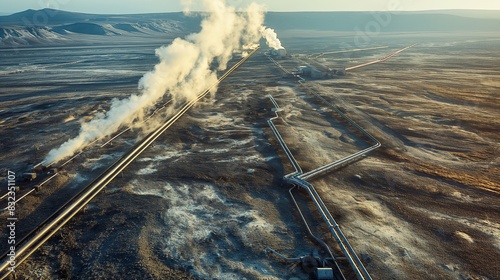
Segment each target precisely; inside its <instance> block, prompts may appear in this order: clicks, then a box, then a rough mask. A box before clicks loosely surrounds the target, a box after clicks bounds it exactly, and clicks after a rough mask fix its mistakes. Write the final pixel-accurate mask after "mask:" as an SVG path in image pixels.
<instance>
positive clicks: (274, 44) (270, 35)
mask: <svg viewBox="0 0 500 280" xmlns="http://www.w3.org/2000/svg"><path fill="white" fill-rule="evenodd" d="M261 33H262V37H264V38H265V39H266V42H267V46H269V47H270V48H273V49H275V50H281V49H284V48H283V46H282V45H281V41H280V39H278V34H276V32H275V31H274V29H271V28H266V27H264V26H262V27H261Z"/></svg>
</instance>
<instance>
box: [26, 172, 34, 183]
mask: <svg viewBox="0 0 500 280" xmlns="http://www.w3.org/2000/svg"><path fill="white" fill-rule="evenodd" d="M23 179H24V180H25V181H30V182H31V181H33V180H35V179H36V173H24V174H23Z"/></svg>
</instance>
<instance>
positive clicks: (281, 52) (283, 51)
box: [270, 48, 287, 59]
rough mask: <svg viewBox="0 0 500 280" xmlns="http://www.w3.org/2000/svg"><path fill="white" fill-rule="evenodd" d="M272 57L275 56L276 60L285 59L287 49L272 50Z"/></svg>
mask: <svg viewBox="0 0 500 280" xmlns="http://www.w3.org/2000/svg"><path fill="white" fill-rule="evenodd" d="M270 54H271V56H273V57H274V58H277V59H283V58H285V57H287V52H286V49H285V48H281V49H278V50H276V49H271V52H270Z"/></svg>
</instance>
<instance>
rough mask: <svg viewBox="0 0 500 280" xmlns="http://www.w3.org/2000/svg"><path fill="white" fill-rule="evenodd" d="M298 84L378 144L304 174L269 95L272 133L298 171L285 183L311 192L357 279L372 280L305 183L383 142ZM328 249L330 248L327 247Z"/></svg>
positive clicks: (278, 108) (300, 212)
mask: <svg viewBox="0 0 500 280" xmlns="http://www.w3.org/2000/svg"><path fill="white" fill-rule="evenodd" d="M299 83H300V84H301V85H303V86H304V87H306V88H307V89H308V90H309V91H310V92H311V93H313V94H314V95H315V96H316V97H318V98H319V99H320V100H321V101H322V102H323V103H325V104H326V105H327V106H329V107H330V108H331V109H333V110H335V111H336V112H337V113H339V114H340V115H341V116H342V117H343V118H344V119H345V120H346V121H348V122H349V123H350V124H351V125H353V126H354V127H356V128H357V129H358V130H359V131H361V132H362V133H363V134H364V135H366V136H367V137H368V138H369V139H370V140H372V141H373V142H374V143H375V144H374V145H373V146H371V147H369V148H367V149H363V150H361V151H359V152H356V153H354V154H352V155H349V156H347V157H345V158H343V159H341V160H338V161H335V162H332V163H330V164H327V165H324V166H321V167H319V168H316V169H314V170H312V171H310V172H307V173H303V171H302V169H301V167H300V165H299V164H298V162H297V161H296V159H295V157H294V156H293V154H292V153H291V151H290V149H289V148H288V146H287V145H286V143H285V141H284V140H283V138H282V137H281V134H280V133H279V131H278V129H277V128H276V126H275V125H274V123H273V121H274V120H276V119H278V118H279V114H278V112H279V111H281V108H280V106H279V104H278V103H277V102H276V100H275V99H274V97H272V96H271V95H268V96H267V97H268V98H269V99H270V100H271V102H272V103H273V105H274V106H275V114H276V116H275V117H273V118H270V119H269V120H268V124H269V126H270V127H271V129H272V131H273V134H274V135H275V137H276V138H277V140H278V142H279V143H280V146H281V147H282V149H283V151H284V152H285V155H286V156H287V158H288V160H289V161H290V163H291V164H292V166H293V168H294V169H295V172H293V173H291V174H288V175H286V176H285V178H284V179H285V180H286V181H288V182H289V183H290V184H292V185H295V186H298V187H301V188H303V189H304V190H306V192H307V193H308V195H309V197H310V198H311V200H312V202H313V204H314V205H315V206H316V209H317V210H318V212H319V213H320V216H321V218H322V219H323V221H324V222H325V223H326V225H327V227H328V229H329V230H330V232H331V233H332V236H333V237H334V239H335V241H336V242H337V244H338V245H339V247H340V249H341V251H342V253H343V254H344V255H345V257H346V259H347V261H348V262H349V264H350V265H351V268H352V269H353V271H354V273H355V274H356V276H357V278H358V279H360V280H365V279H366V280H371V279H372V278H371V276H370V274H369V273H368V271H367V270H366V268H365V266H364V265H363V262H362V261H361V260H360V259H359V257H358V255H357V254H356V252H355V251H354V249H353V248H352V246H351V244H350V243H349V242H348V241H347V238H346V237H345V235H344V233H343V232H342V230H341V229H340V227H339V226H338V224H337V222H336V221H335V219H334V218H333V216H332V215H331V213H330V211H329V210H328V208H327V207H326V205H325V203H324V202H323V200H322V199H321V197H320V195H319V194H318V192H317V191H316V189H315V188H314V186H313V185H312V184H310V183H309V182H307V181H306V180H307V179H310V178H312V177H314V176H317V175H319V174H322V173H324V172H327V171H329V170H331V169H332V168H334V167H336V166H338V165H340V164H344V163H347V162H349V161H352V160H354V159H356V158H358V157H361V156H363V155H365V154H367V153H368V152H370V151H373V150H375V149H377V148H378V147H380V146H381V144H380V142H379V141H378V140H377V139H376V138H375V137H373V136H372V135H371V134H370V133H368V132H367V131H366V130H364V129H363V128H362V127H361V126H359V125H358V124H357V123H356V122H354V121H353V120H352V119H351V118H349V117H348V116H347V115H345V114H344V113H343V112H341V111H340V110H339V109H338V108H336V107H335V106H333V105H332V104H330V103H329V102H328V101H326V100H325V99H324V98H323V97H321V96H320V95H319V94H317V93H316V92H315V91H314V90H313V89H311V88H310V87H308V86H307V85H305V83H304V82H303V81H299ZM292 189H293V188H292ZM292 189H290V194H291V195H292V193H291V190H292ZM292 199H293V201H294V203H295V205H296V207H297V209H298V211H299V214H300V215H301V218H302V219H303V222H304V224H305V225H306V228H307V229H308V231H309V233H310V235H311V236H312V237H313V238H314V239H315V240H316V241H318V239H319V238H317V237H316V236H314V234H312V231H311V230H310V227H309V224H308V223H307V221H306V220H305V217H304V216H303V214H302V211H301V210H300V207H299V206H298V204H297V202H296V200H295V198H294V197H293V195H292ZM319 243H320V244H325V245H326V243H324V242H323V241H322V240H320V239H319ZM326 247H327V248H328V246H326ZM269 250H270V251H271V252H273V253H275V254H276V255H278V256H279V257H281V258H283V259H287V258H285V257H284V256H283V255H281V254H278V253H277V252H276V251H274V250H272V249H269ZM327 250H328V252H329V253H330V254H331V251H330V249H329V248H328V249H327ZM332 258H333V255H332ZM333 260H334V263H335V264H336V265H337V262H336V261H335V258H333ZM337 267H338V265H337ZM339 271H340V270H339ZM340 274H342V272H341V271H340ZM342 277H343V276H342Z"/></svg>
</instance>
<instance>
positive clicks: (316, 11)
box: [0, 8, 500, 16]
mask: <svg viewBox="0 0 500 280" xmlns="http://www.w3.org/2000/svg"><path fill="white" fill-rule="evenodd" d="M44 10H54V11H60V12H68V13H78V14H89V15H143V14H167V13H184V12H183V11H164V12H142V13H99V12H81V11H70V10H62V9H54V8H42V9H26V10H22V11H18V12H11V13H5V12H4V13H0V16H12V15H15V14H19V13H23V12H27V11H44ZM440 11H479V12H500V9H499V10H489V9H460V8H455V9H451V8H450V9H429V10H401V11H384V10H371V11H370V10H326V11H320V10H301V11H264V12H265V13H336V12H340V13H342V12H345V13H374V12H375V13H376V12H391V13H401V12H403V13H408V12H440ZM190 13H206V12H205V11H190Z"/></svg>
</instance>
